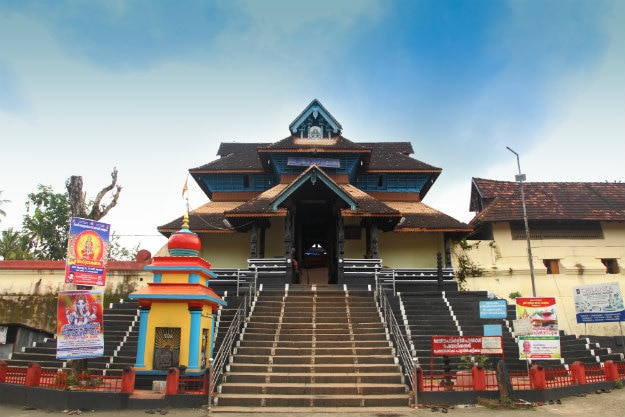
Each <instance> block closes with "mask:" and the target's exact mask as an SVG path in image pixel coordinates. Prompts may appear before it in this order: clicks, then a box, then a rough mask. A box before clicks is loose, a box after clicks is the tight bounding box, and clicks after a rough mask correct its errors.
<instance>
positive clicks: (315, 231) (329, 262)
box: [295, 202, 336, 285]
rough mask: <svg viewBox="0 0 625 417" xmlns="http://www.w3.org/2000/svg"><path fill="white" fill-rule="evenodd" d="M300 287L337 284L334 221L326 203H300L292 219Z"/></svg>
mask: <svg viewBox="0 0 625 417" xmlns="http://www.w3.org/2000/svg"><path fill="white" fill-rule="evenodd" d="M295 230H296V236H295V238H296V242H297V247H298V249H297V254H298V256H299V259H300V284H309V285H313V284H316V285H327V284H330V283H335V282H336V254H335V250H334V246H335V245H334V242H335V240H336V221H335V219H334V216H333V214H332V211H331V208H330V207H328V205H327V203H326V202H319V203H303V204H300V205H299V207H298V210H297V215H296V219H295Z"/></svg>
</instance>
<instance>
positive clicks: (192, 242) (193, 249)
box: [167, 213, 202, 256]
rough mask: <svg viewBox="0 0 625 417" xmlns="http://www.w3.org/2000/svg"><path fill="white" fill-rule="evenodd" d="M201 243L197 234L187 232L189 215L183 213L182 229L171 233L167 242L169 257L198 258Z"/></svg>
mask: <svg viewBox="0 0 625 417" xmlns="http://www.w3.org/2000/svg"><path fill="white" fill-rule="evenodd" d="M201 248H202V242H201V240H200V237H199V236H198V235H197V233H193V232H192V231H191V230H189V215H188V214H187V213H185V215H184V220H183V222H182V229H180V230H179V231H177V232H175V233H172V235H171V236H170V237H169V240H168V241H167V250H168V251H169V255H170V256H198V255H199V253H200V249H201Z"/></svg>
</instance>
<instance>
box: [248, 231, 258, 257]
mask: <svg viewBox="0 0 625 417" xmlns="http://www.w3.org/2000/svg"><path fill="white" fill-rule="evenodd" d="M256 257H258V225H257V224H256V223H254V224H253V225H252V230H251V231H250V258H256Z"/></svg>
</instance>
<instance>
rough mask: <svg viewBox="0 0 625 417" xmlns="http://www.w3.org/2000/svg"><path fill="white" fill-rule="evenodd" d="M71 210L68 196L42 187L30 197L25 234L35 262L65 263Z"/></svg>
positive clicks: (24, 225)
mask: <svg viewBox="0 0 625 417" xmlns="http://www.w3.org/2000/svg"><path fill="white" fill-rule="evenodd" d="M69 219H70V208H69V198H68V195H67V194H57V193H54V192H53V191H52V188H51V187H50V186H46V185H42V184H39V185H38V186H37V192H36V193H30V194H28V201H27V202H26V215H24V217H23V219H22V230H23V233H24V234H26V236H28V238H29V239H30V244H31V253H32V254H33V257H34V259H40V260H62V259H65V255H66V253H67V237H68V233H69Z"/></svg>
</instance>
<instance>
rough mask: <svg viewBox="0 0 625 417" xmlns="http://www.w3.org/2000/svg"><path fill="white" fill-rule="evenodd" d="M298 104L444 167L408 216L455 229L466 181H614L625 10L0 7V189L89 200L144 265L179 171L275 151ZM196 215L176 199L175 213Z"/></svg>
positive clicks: (292, 4) (475, 4)
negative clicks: (102, 203)
mask: <svg viewBox="0 0 625 417" xmlns="http://www.w3.org/2000/svg"><path fill="white" fill-rule="evenodd" d="M314 98H317V99H319V100H320V101H321V102H322V103H323V105H324V106H325V107H326V108H327V109H328V110H329V111H330V113H332V115H333V116H334V117H335V118H336V119H337V120H338V121H339V122H340V123H341V125H342V126H343V135H344V136H345V137H347V138H348V139H350V140H353V141H356V142H358V141H410V142H412V144H413V147H414V149H415V154H414V155H413V156H414V157H415V158H417V159H419V160H421V161H423V162H426V163H429V164H431V165H434V166H437V167H440V168H442V169H443V173H442V174H441V176H440V177H439V179H438V181H437V183H436V184H435V185H434V186H433V188H432V190H431V191H430V193H429V194H428V195H427V196H426V199H425V200H424V202H425V203H426V204H428V205H430V206H432V207H434V208H436V209H438V210H440V211H442V212H444V213H447V214H449V215H451V216H453V217H455V218H457V219H459V220H462V221H469V220H470V219H471V217H472V213H470V212H469V211H468V207H469V194H470V185H471V183H470V181H471V178H472V177H482V178H490V179H497V180H514V176H515V174H517V161H516V157H515V156H514V154H512V153H510V152H509V151H508V150H507V149H506V146H509V147H511V148H512V149H514V150H515V151H516V152H518V153H519V155H520V161H521V168H522V171H523V172H524V173H525V174H526V175H527V179H528V181H623V180H625V178H624V177H625V169H624V164H623V159H624V156H625V122H624V118H625V117H624V116H625V2H623V1H617V0H615V1H612V0H594V1H585V0H584V1H575V0H540V1H538V0H510V1H504V0H471V1H460V0H454V1H445V0H423V1H418V0H412V1H382V0H381V1H375V0H362V1H350V0H344V1H326V0H319V1H315V2H303V1H286V0H285V1H253V0H250V1H242V0H233V1H232V0H231V1H228V0H220V1H184V2H179V1H158V0H152V1H150V0H143V1H122V0H117V1H116V0H108V1H105V0H101V1H95V0H93V1H87V0H84V1H77V0H58V1H54V2H50V1H28V0H19V1H17V0H16V1H10V0H0V143H1V144H2V155H3V158H2V162H1V164H0V190H2V191H3V193H2V196H1V197H2V199H7V200H10V201H11V203H7V204H4V205H3V207H2V208H3V210H4V211H5V212H6V213H7V216H6V217H5V218H3V219H2V222H1V223H0V230H4V229H6V228H8V227H15V228H20V226H21V219H22V216H23V215H24V213H25V208H24V203H25V201H26V196H27V194H28V193H30V192H34V191H35V190H36V187H37V184H45V185H50V186H52V187H53V189H55V191H57V192H63V191H64V184H65V180H66V179H67V178H69V177H70V176H71V175H81V176H82V177H83V180H84V188H85V190H86V191H87V192H88V197H90V198H93V197H95V194H96V193H97V192H98V191H99V190H100V188H102V187H103V186H104V185H106V184H107V183H108V181H109V179H110V172H111V170H112V169H113V167H117V168H118V170H119V183H120V184H121V185H122V186H123V187H124V189H123V191H122V194H121V198H120V200H119V203H118V205H117V206H116V207H115V208H114V209H113V210H112V211H111V212H110V214H109V215H108V216H106V217H105V218H104V219H103V220H102V221H104V222H107V223H111V225H112V228H113V231H114V232H115V233H117V234H118V235H121V236H123V240H122V243H124V244H126V245H127V246H134V245H135V244H137V243H140V245H141V247H144V248H146V249H149V250H150V251H152V252H153V253H155V252H156V251H157V250H158V249H159V248H160V247H161V246H162V244H164V243H165V242H166V240H165V239H164V238H163V237H160V236H158V234H157V232H156V227H157V226H158V225H161V224H164V223H166V222H168V221H170V220H172V219H173V218H175V217H178V216H180V215H182V214H183V212H184V207H185V202H184V200H182V198H181V190H182V186H183V184H184V181H185V178H186V175H187V171H188V169H189V168H193V167H197V166H200V165H202V164H205V163H207V162H210V161H212V160H213V159H215V158H216V151H217V147H218V145H219V143H220V142H230V141H239V142H273V141H276V140H279V139H282V138H284V137H286V136H287V135H288V134H289V132H288V125H289V124H290V123H291V122H292V121H293V119H295V117H296V116H297V115H298V114H299V113H300V112H301V110H303V109H304V107H305V106H306V105H308V103H310V101H312V100H313V99H314ZM206 201H207V199H206V197H205V196H204V195H203V194H202V193H201V191H200V190H199V188H198V187H197V186H194V185H193V186H191V187H190V191H189V203H190V205H191V207H192V208H193V207H197V206H199V205H201V204H203V203H205V202H206Z"/></svg>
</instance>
